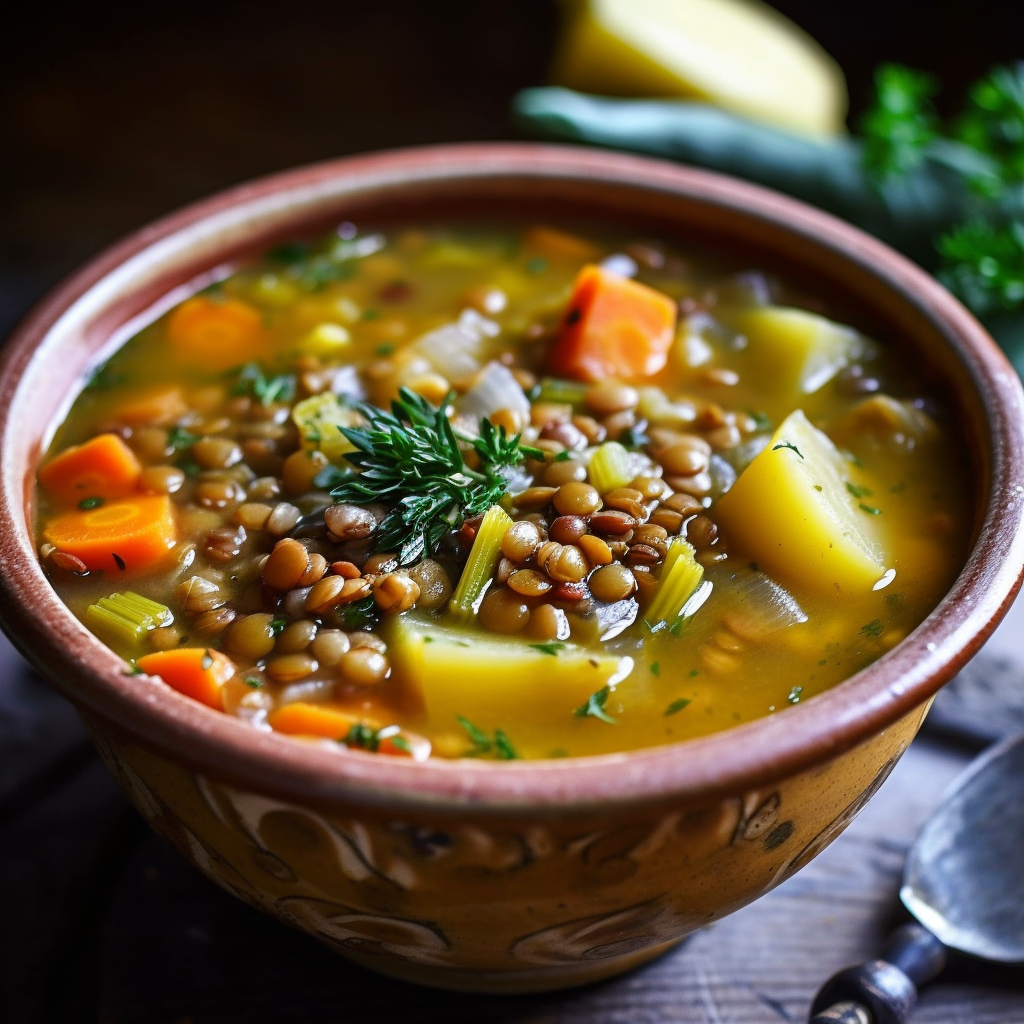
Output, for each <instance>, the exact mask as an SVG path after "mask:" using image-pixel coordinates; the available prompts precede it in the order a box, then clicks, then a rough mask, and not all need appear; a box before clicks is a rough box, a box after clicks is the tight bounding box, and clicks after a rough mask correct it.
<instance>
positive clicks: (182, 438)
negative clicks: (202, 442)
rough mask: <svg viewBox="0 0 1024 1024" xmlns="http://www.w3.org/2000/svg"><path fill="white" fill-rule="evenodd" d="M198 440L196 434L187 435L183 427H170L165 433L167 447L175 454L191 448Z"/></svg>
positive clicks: (187, 432)
mask: <svg viewBox="0 0 1024 1024" xmlns="http://www.w3.org/2000/svg"><path fill="white" fill-rule="evenodd" d="M198 440H199V435H198V434H192V433H189V431H187V430H185V429H184V428H183V427H171V429H170V430H168V431H167V446H168V447H169V448H172V449H174V451H176V452H182V451H185V450H186V449H188V448H191V447H192V445H194V444H195V443H196V441H198Z"/></svg>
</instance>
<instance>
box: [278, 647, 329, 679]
mask: <svg viewBox="0 0 1024 1024" xmlns="http://www.w3.org/2000/svg"><path fill="white" fill-rule="evenodd" d="M319 667H320V666H319V665H318V664H317V662H316V658H314V657H312V656H311V655H309V654H302V653H300V654H281V655H279V656H277V657H274V658H270V659H268V660H267V667H266V673H267V675H268V676H270V678H271V679H273V680H274V682H275V683H294V682H297V681H298V680H299V679H305V678H306V676H311V675H312V674H313V673H314V672H315V671H316V670H317V669H318V668H319Z"/></svg>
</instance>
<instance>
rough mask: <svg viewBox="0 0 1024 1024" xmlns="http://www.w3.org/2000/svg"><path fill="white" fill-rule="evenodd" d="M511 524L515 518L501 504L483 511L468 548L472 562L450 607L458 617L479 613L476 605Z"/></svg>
mask: <svg viewBox="0 0 1024 1024" xmlns="http://www.w3.org/2000/svg"><path fill="white" fill-rule="evenodd" d="M511 525H512V517H511V516H510V515H509V514H508V513H507V512H506V511H505V510H504V509H503V508H502V507H501V506H500V505H492V506H491V507H490V508H489V509H488V510H487V511H486V512H485V513H484V518H483V520H482V521H481V523H480V529H479V530H478V531H477V534H476V539H475V540H474V541H473V546H472V548H470V550H469V561H468V562H466V568H465V569H464V570H463V571H462V576H461V577H460V578H459V585H458V586H457V587H456V588H455V594H454V595H453V596H452V599H451V603H450V604H449V606H448V607H449V608H450V609H451V611H452V613H453V614H454V615H456V616H457V617H459V618H462V619H468V618H469V617H470V616H472V615H475V614H476V609H477V605H478V604H479V602H480V599H481V598H482V597H483V595H484V590H485V589H486V587H487V584H488V583H489V582H490V581H491V576H492V575H493V573H494V567H495V566H496V565H497V564H498V559H499V558H500V557H501V541H502V538H503V537H504V536H505V531H506V530H508V528H509V527H510V526H511Z"/></svg>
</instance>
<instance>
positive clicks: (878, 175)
mask: <svg viewBox="0 0 1024 1024" xmlns="http://www.w3.org/2000/svg"><path fill="white" fill-rule="evenodd" d="M875 87H876V99H875V102H874V104H873V106H872V107H871V109H870V110H869V111H868V112H867V114H866V115H865V116H864V118H863V120H862V121H861V125H860V127H861V131H862V133H863V136H864V139H863V142H864V166H865V168H866V169H867V170H868V171H869V172H870V173H871V174H872V175H873V176H874V178H875V180H876V181H877V182H878V183H879V185H880V187H883V188H884V186H885V183H886V182H887V181H889V180H891V179H893V178H898V177H904V176H907V175H908V174H910V173H912V172H913V171H914V170H915V169H916V168H917V167H918V166H919V165H921V164H922V163H924V162H926V161H930V162H932V163H933V164H935V165H937V166H938V165H941V166H942V167H944V168H945V170H946V171H947V172H949V173H952V174H953V175H954V176H955V177H956V179H958V180H959V181H960V182H961V183H962V185H963V189H964V194H965V196H966V197H967V200H968V202H967V206H968V209H969V210H970V211H971V212H970V215H969V217H968V219H967V220H966V221H964V222H963V223H960V224H957V225H954V226H953V228H951V229H950V230H949V231H947V232H946V233H945V234H943V235H942V236H940V237H939V238H938V239H937V240H936V242H935V248H936V251H937V254H938V256H939V268H938V276H939V278H940V279H941V280H942V281H943V283H945V284H946V285H947V287H949V288H950V289H951V290H952V291H954V292H956V293H957V294H958V295H959V296H960V298H961V299H963V300H964V302H965V303H966V304H967V305H968V306H970V307H971V309H973V310H974V311H975V312H976V313H978V314H979V315H980V316H987V315H989V314H992V313H997V312H1005V311H1011V310H1014V309H1018V308H1020V307H1021V306H1024V62H1020V63H1018V64H1015V65H1013V66H1012V67H997V68H995V69H993V70H992V71H991V72H990V73H989V74H988V75H986V76H985V77H984V78H982V79H981V80H980V81H979V82H977V83H976V84H975V85H974V86H973V87H972V88H971V89H970V91H969V93H968V97H967V103H966V108H965V110H964V112H963V113H962V114H961V115H960V116H959V117H958V118H957V119H955V120H954V121H953V122H952V124H951V125H950V126H949V127H948V128H944V127H943V125H942V123H941V121H940V120H939V118H938V115H937V114H936V112H935V109H934V107H933V106H932V102H931V98H932V96H933V95H934V93H935V92H936V82H935V80H934V79H933V78H932V77H931V76H930V75H926V74H923V73H921V72H918V71H912V70H911V69H909V68H904V67H900V66H898V65H884V66H883V67H881V68H879V69H878V71H877V73H876V76H875Z"/></svg>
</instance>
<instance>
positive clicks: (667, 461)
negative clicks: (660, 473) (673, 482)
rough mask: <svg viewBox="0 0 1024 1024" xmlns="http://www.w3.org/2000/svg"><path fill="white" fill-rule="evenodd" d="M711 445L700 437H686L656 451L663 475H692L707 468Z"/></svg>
mask: <svg viewBox="0 0 1024 1024" xmlns="http://www.w3.org/2000/svg"><path fill="white" fill-rule="evenodd" d="M710 455H711V446H710V445H709V444H708V443H707V442H706V441H704V440H703V439H702V438H696V437H687V438H684V439H683V440H681V441H678V442H677V443H676V444H674V445H671V446H669V447H668V448H665V449H663V450H662V451H660V452H659V453H658V462H659V463H661V466H662V468H663V469H664V470H665V475H666V476H668V477H672V476H693V475H694V474H695V473H701V472H703V471H704V470H706V469H707V468H708V458H709V457H710Z"/></svg>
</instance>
